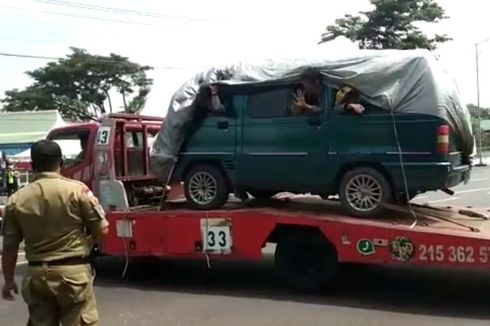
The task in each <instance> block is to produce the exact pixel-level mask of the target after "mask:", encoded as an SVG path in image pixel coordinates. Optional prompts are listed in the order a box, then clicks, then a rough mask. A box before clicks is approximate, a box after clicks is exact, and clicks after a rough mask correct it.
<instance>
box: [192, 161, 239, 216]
mask: <svg viewBox="0 0 490 326" xmlns="http://www.w3.org/2000/svg"><path fill="white" fill-rule="evenodd" d="M184 188H185V189H184V190H185V197H186V199H187V201H189V202H190V203H191V204H192V206H193V207H194V208H195V209H200V210H210V209H216V208H219V207H221V206H223V205H224V204H225V203H226V201H227V200H228V196H229V194H230V191H229V187H228V180H227V178H226V177H225V176H224V175H223V173H222V172H221V170H220V169H219V168H216V167H214V166H212V165H198V166H195V167H193V168H191V170H190V171H189V172H188V173H187V175H186V177H185V181H184Z"/></svg>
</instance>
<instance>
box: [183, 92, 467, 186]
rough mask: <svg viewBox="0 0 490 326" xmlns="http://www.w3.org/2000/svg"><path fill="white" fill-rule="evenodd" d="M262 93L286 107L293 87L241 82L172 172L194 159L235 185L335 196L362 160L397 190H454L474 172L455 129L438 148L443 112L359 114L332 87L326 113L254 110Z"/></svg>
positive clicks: (194, 135) (199, 123) (199, 127)
mask: <svg viewBox="0 0 490 326" xmlns="http://www.w3.org/2000/svg"><path fill="white" fill-rule="evenodd" d="M231 87H233V86H231ZM257 94H258V95H257ZM261 94H262V95H264V94H265V95H264V96H269V97H272V98H275V97H276V96H277V97H280V98H281V99H283V100H280V101H279V105H280V106H289V104H290V103H291V101H292V94H293V86H292V85H287V86H285V85H279V86H263V87H261V86H260V85H258V86H257V85H254V87H251V88H250V89H247V88H246V87H243V86H240V87H239V91H237V92H235V93H234V94H233V96H232V97H231V98H232V99H231V100H229V101H228V103H227V104H225V107H226V112H224V113H218V114H209V115H207V116H206V117H204V118H202V119H197V120H196V122H195V124H194V125H193V126H192V127H191V128H190V132H189V135H188V137H187V140H186V142H185V144H184V146H183V148H182V151H181V154H180V157H179V162H178V164H177V166H176V169H175V171H174V178H176V179H180V180H183V179H184V178H185V173H186V171H188V169H189V168H190V167H191V166H192V165H194V164H203V163H208V164H215V165H217V166H219V167H221V168H222V170H223V172H224V173H225V174H226V175H227V177H228V178H229V180H230V185H231V189H244V190H267V191H277V192H280V191H291V192H299V193H304V192H311V193H315V194H336V193H337V192H338V186H339V181H340V178H341V177H342V175H343V174H344V173H345V172H346V171H348V170H349V169H351V168H353V167H357V166H371V167H375V168H376V169H378V170H379V171H380V172H382V173H383V174H384V175H385V176H386V177H387V178H388V180H389V181H390V182H391V185H392V188H393V190H394V192H396V193H404V192H405V190H406V189H407V188H408V190H409V191H410V193H417V192H424V191H428V190H437V189H445V188H450V187H453V186H455V185H457V184H459V183H461V182H463V181H465V180H467V179H468V178H469V174H470V166H469V165H468V164H464V163H463V162H464V160H463V157H462V154H461V152H459V151H458V148H459V146H458V144H457V137H456V135H454V134H453V133H452V132H451V134H450V153H449V155H440V154H438V153H437V128H438V126H440V125H443V124H447V122H445V121H444V120H443V119H441V118H438V117H434V116H430V115H424V114H400V113H394V114H392V113H391V112H388V111H386V110H381V109H380V108H377V107H374V106H371V105H369V104H365V108H366V111H365V112H364V113H363V114H362V115H355V114H349V113H344V114H340V113H337V112H334V109H333V104H334V90H333V89H331V88H329V87H327V86H325V91H324V94H325V95H324V98H323V99H322V109H323V111H322V112H321V113H318V114H306V115H295V116H293V115H291V114H284V115H279V116H278V115H276V116H273V115H268V113H267V112H266V111H264V112H259V114H258V116H251V111H252V110H253V100H252V99H253V96H255V99H257V98H259V100H260V96H262V95H261ZM272 111H277V110H275V109H273V110H272ZM284 111H285V112H286V111H287V108H285V110H284ZM397 136H398V137H397ZM397 138H398V142H397ZM400 149H401V154H400ZM404 175H405V177H406V178H404ZM405 180H406V182H405Z"/></svg>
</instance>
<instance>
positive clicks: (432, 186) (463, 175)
mask: <svg viewBox="0 0 490 326" xmlns="http://www.w3.org/2000/svg"><path fill="white" fill-rule="evenodd" d="M403 167H404V170H405V175H406V177H407V183H408V188H409V190H410V191H428V190H438V189H445V188H452V187H454V186H457V185H458V184H460V183H463V182H467V181H468V180H469V178H470V175H471V167H470V165H459V166H452V165H451V163H449V162H434V163H412V162H410V163H406V164H404V166H403ZM386 168H387V169H388V171H389V172H390V174H391V176H392V181H393V185H394V187H395V190H397V191H404V190H405V184H404V181H403V180H404V179H403V173H402V167H401V165H400V164H398V163H397V164H388V165H387V166H386Z"/></svg>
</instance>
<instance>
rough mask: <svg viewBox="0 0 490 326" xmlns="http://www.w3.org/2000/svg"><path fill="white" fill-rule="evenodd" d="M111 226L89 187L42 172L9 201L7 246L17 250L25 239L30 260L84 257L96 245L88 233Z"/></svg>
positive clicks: (6, 229) (57, 175) (6, 207)
mask: <svg viewBox="0 0 490 326" xmlns="http://www.w3.org/2000/svg"><path fill="white" fill-rule="evenodd" d="M107 226H108V222H107V220H106V219H105V214H104V211H103V209H102V207H101V206H100V204H99V202H98V200H97V198H96V197H95V196H94V195H93V194H92V192H91V191H90V190H89V189H88V188H87V186H86V185H85V184H83V183H81V182H78V181H75V180H71V179H67V178H64V177H62V176H60V175H59V174H57V173H40V174H38V175H36V176H35V177H34V180H33V182H31V183H30V184H28V185H26V186H25V187H24V188H22V189H20V190H19V191H17V192H16V193H15V194H13V195H12V196H11V197H10V198H9V200H8V201H7V204H6V206H5V216H4V225H3V232H2V233H3V237H4V239H3V246H4V249H9V248H11V249H14V250H15V249H17V248H18V246H19V244H20V242H22V240H25V252H26V258H27V260H28V261H52V260H58V259H64V258H69V257H81V256H82V257H84V256H87V255H89V253H90V250H91V246H92V243H91V241H90V237H89V236H87V233H95V231H97V230H98V229H100V228H104V227H107ZM87 231H88V232H87Z"/></svg>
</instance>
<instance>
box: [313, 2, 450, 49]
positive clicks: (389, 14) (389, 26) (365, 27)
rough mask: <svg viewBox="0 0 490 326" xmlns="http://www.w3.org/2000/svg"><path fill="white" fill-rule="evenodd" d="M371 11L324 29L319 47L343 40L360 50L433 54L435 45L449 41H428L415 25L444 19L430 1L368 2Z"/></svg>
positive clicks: (440, 37) (440, 38)
mask: <svg viewBox="0 0 490 326" xmlns="http://www.w3.org/2000/svg"><path fill="white" fill-rule="evenodd" d="M370 1H371V4H372V5H373V6H374V8H373V9H372V10H371V11H364V12H359V15H345V16H344V17H343V18H340V19H337V20H335V24H334V25H330V26H328V27H327V29H326V32H325V33H323V34H322V36H321V40H320V43H323V42H328V41H331V40H333V39H335V38H336V37H339V36H345V37H347V38H348V39H350V40H352V41H355V42H358V44H359V48H361V49H416V48H425V49H429V50H434V49H435V48H436V47H437V44H439V43H443V42H446V41H448V40H450V38H449V37H448V36H447V35H445V34H444V35H435V36H434V37H433V38H429V37H428V36H427V35H425V34H424V33H423V32H422V31H421V30H420V28H419V27H417V26H416V24H417V23H421V22H425V23H437V22H439V21H440V20H442V19H445V18H447V17H446V16H445V15H444V9H443V8H442V7H441V6H440V5H439V4H437V3H436V2H435V1H434V0H370Z"/></svg>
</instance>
